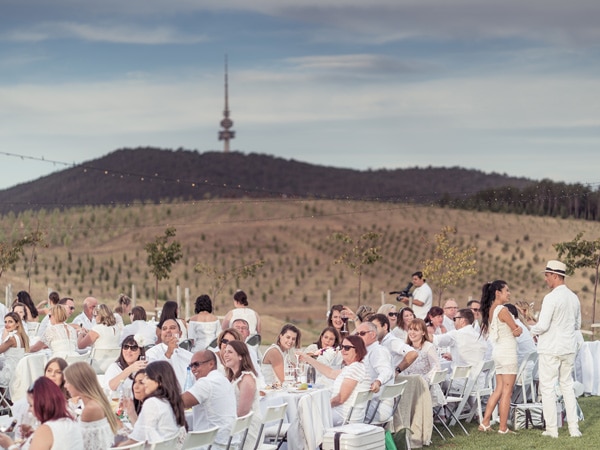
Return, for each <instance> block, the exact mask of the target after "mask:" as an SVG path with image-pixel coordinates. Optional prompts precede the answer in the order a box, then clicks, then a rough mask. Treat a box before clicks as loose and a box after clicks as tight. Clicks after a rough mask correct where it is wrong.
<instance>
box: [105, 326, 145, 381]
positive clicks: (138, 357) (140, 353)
mask: <svg viewBox="0 0 600 450" xmlns="http://www.w3.org/2000/svg"><path fill="white" fill-rule="evenodd" d="M145 357H146V353H145V351H144V347H141V346H140V345H138V343H137V342H136V340H135V338H134V336H132V335H129V336H127V337H126V338H125V339H123V343H122V344H121V354H120V355H119V358H118V359H117V360H116V361H115V362H114V363H112V364H111V365H110V366H108V369H106V373H105V374H104V379H105V380H106V383H107V384H106V386H103V387H104V388H109V389H110V390H111V391H116V390H117V389H118V388H119V385H120V384H121V383H123V389H127V390H128V391H130V390H131V385H132V384H133V374H135V373H136V372H138V371H140V370H142V369H144V368H145V367H146V365H147V364H148V362H147V361H146V360H145Z"/></svg>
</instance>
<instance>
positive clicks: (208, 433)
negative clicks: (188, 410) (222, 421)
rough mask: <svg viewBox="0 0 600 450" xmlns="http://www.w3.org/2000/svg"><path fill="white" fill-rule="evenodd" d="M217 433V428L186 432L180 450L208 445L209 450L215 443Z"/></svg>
mask: <svg viewBox="0 0 600 450" xmlns="http://www.w3.org/2000/svg"><path fill="white" fill-rule="evenodd" d="M217 431H219V427H214V428H209V429H208V430H200V431H188V434H187V438H186V439H185V442H184V443H183V447H182V449H181V450H188V449H192V448H197V447H202V446H205V445H208V450H210V449H211V448H212V444H213V442H214V441H215V436H216V435H217Z"/></svg>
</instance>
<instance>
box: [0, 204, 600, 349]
mask: <svg viewBox="0 0 600 450" xmlns="http://www.w3.org/2000/svg"><path fill="white" fill-rule="evenodd" d="M446 225H452V226H455V227H457V229H458V234H457V235H456V240H457V242H460V243H462V244H464V245H474V246H476V247H477V249H478V250H477V256H476V258H477V269H478V271H479V272H478V274H477V275H476V276H473V277H471V278H470V279H468V280H466V281H465V282H463V283H461V284H460V285H459V286H457V287H456V288H452V289H449V290H448V291H447V292H446V293H445V295H444V297H449V296H453V297H455V298H456V299H457V300H458V303H459V305H461V306H464V305H465V304H466V301H467V299H468V298H469V297H474V298H478V297H479V296H480V289H481V286H482V284H483V283H484V282H486V281H490V280H493V279H497V278H500V279H505V280H506V281H507V282H508V283H509V286H510V290H511V292H512V297H513V299H521V298H522V299H526V300H528V301H530V302H534V303H535V308H536V310H539V307H540V303H541V299H542V298H543V296H544V295H545V293H546V292H547V288H546V286H545V284H544V280H543V276H542V275H541V273H540V271H541V270H542V269H543V267H544V266H545V263H546V261H547V260H548V259H553V258H555V257H556V252H555V251H554V249H553V248H552V244H553V243H556V242H560V241H566V240H570V239H572V238H573V237H574V236H575V235H576V233H578V232H580V231H581V232H584V233H586V234H585V236H589V235H592V236H595V233H596V228H597V226H596V224H595V223H592V222H586V221H581V220H574V219H560V218H546V217H529V216H522V215H514V214H501V213H489V212H473V211H460V210H451V209H444V208H439V207H428V206H416V205H408V204H390V203H386V202H357V201H341V200H338V201H330V200H303V199H270V200H265V199H248V198H245V199H220V200H204V201H193V202H183V201H176V202H170V203H164V204H159V205H153V204H146V205H135V206H129V207H126V206H112V207H104V206H98V207H91V206H86V207H78V208H70V209H66V210H64V211H59V210H54V211H52V212H48V211H39V212H32V211H28V212H25V213H21V214H18V215H10V216H6V217H4V219H3V221H2V224H1V226H0V241H2V240H4V241H10V240H12V239H15V238H18V237H21V236H23V235H24V234H25V233H27V231H28V230H31V229H36V228H38V227H39V228H40V229H41V230H42V231H43V233H44V235H45V239H46V242H47V245H48V246H47V247H38V248H36V249H35V252H34V253H32V251H31V249H27V252H26V254H25V255H24V256H23V257H22V258H21V260H20V261H19V263H18V264H16V265H14V267H11V268H9V269H8V270H7V271H6V272H5V273H4V275H3V276H2V278H1V279H0V284H1V285H2V288H3V289H4V288H5V286H6V284H7V283H10V284H11V285H12V291H13V293H16V292H17V291H18V290H20V289H27V290H30V291H31V293H32V295H33V297H34V300H37V301H39V300H40V299H42V298H43V297H44V296H45V295H46V294H47V290H48V289H49V288H52V289H56V290H58V291H59V292H60V293H61V295H63V296H66V295H70V296H73V297H74V298H75V299H76V300H77V302H78V303H79V304H80V303H81V300H82V299H83V298H84V297H85V296H87V295H94V296H96V297H98V298H99V299H100V300H101V301H104V302H106V303H108V304H110V305H112V304H114V303H115V302H116V299H117V297H118V295H119V293H120V292H127V293H128V292H130V291H131V286H132V285H135V287H136V291H137V295H138V301H139V302H141V303H143V304H144V305H145V306H148V307H151V305H152V303H153V302H152V298H153V296H154V291H153V286H154V281H153V278H152V276H151V275H150V273H149V271H148V267H147V265H146V252H145V251H144V249H143V247H144V243H146V242H149V241H151V240H153V239H154V236H156V235H160V234H162V233H163V231H164V229H165V228H166V227H167V226H174V227H176V229H177V239H178V240H179V241H180V242H181V243H182V246H183V253H184V256H183V258H182V260H181V261H180V262H179V263H177V264H176V266H175V267H174V270H173V272H172V274H171V278H170V280H165V281H162V282H161V283H160V287H159V289H160V297H161V298H162V299H167V298H168V299H174V298H175V297H176V286H177V285H179V286H181V287H182V289H183V288H189V289H190V295H191V298H192V300H193V299H195V298H196V296H198V295H200V294H202V293H205V292H208V291H209V288H210V287H211V280H210V279H208V278H206V277H201V276H200V275H199V274H197V273H195V272H194V270H193V268H194V266H195V265H196V264H197V263H206V264H210V265H212V266H214V267H215V268H217V269H223V268H230V267H237V266H240V265H242V264H244V263H248V262H251V261H254V260H256V259H262V260H264V262H265V263H264V266H263V267H262V268H261V269H260V270H259V271H258V273H257V275H256V277H254V278H248V279H239V280H232V281H230V282H229V283H227V284H226V285H225V288H224V290H223V291H222V292H221V294H220V295H219V296H218V297H217V298H216V299H215V310H216V313H217V314H220V315H224V314H225V313H226V312H227V311H228V310H229V309H230V308H231V307H232V301H231V296H232V294H233V292H234V291H235V289H237V288H242V289H244V290H245V291H246V292H247V293H248V295H249V300H250V306H251V307H252V308H255V309H256V310H257V311H259V313H260V314H262V315H265V316H267V315H268V316H271V317H272V318H274V320H273V321H270V322H269V323H271V324H273V325H272V327H271V330H270V332H271V333H273V334H274V333H275V331H273V329H275V330H276V329H277V324H280V323H282V322H283V321H294V322H295V323H298V324H299V325H300V326H301V327H302V328H303V329H304V330H307V331H308V332H309V333H308V336H310V337H309V338H308V339H309V340H310V339H311V338H312V336H314V333H315V332H317V331H319V330H320V329H321V328H322V327H323V325H324V323H325V313H326V309H327V292H328V290H330V291H331V301H332V303H345V304H348V305H351V306H352V307H355V306H356V305H357V303H358V302H359V299H358V296H357V277H356V275H355V274H354V273H352V271H350V270H349V269H347V268H345V267H344V266H341V265H336V264H334V260H335V259H336V257H337V256H338V255H339V254H340V252H341V250H342V247H341V244H340V243H339V242H337V241H335V240H332V239H330V236H331V234H332V233H333V232H336V231H342V232H344V233H347V234H350V235H353V236H357V235H359V234H361V233H364V232H366V231H375V232H378V233H381V235H382V237H381V239H380V240H379V242H378V246H379V247H380V249H381V254H382V256H383V258H382V260H381V261H379V262H377V263H376V264H374V265H373V266H369V267H368V268H367V270H365V272H364V275H363V291H362V294H361V298H360V302H361V303H366V304H371V305H373V306H377V305H379V304H381V302H382V301H385V302H390V303H395V300H394V296H391V295H388V294H387V293H388V292H389V291H391V290H396V289H398V288H403V287H404V286H405V285H406V283H407V281H409V279H410V274H411V273H412V272H413V271H415V270H418V269H419V268H420V261H421V260H422V259H423V258H425V257H427V256H428V255H430V249H429V248H428V247H427V246H426V245H425V243H424V242H425V241H427V240H429V241H431V240H433V237H434V234H435V233H438V232H439V231H440V230H441V228H442V227H443V226H446ZM32 255H33V258H32ZM30 260H31V261H32V263H31V267H30V265H29V261H30ZM29 268H30V269H31V288H29V287H28V278H27V272H28V270H29ZM593 275H594V274H593V271H591V270H590V271H586V270H580V271H578V272H577V273H576V274H575V275H574V276H573V277H570V278H569V285H570V286H571V287H572V288H573V289H574V290H575V291H576V292H577V293H578V294H579V295H580V298H581V300H582V304H583V307H584V323H586V324H587V325H586V326H588V327H589V323H590V322H591V315H590V314H589V313H590V311H591V298H592V288H593ZM434 287H435V286H434ZM275 319H276V320H275ZM273 337H274V336H265V340H266V341H267V342H268V341H270V340H271V339H272V338H273ZM305 342H306V341H305Z"/></svg>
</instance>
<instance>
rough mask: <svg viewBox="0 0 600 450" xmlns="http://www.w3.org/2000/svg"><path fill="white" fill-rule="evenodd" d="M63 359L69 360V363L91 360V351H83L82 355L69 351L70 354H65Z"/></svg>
mask: <svg viewBox="0 0 600 450" xmlns="http://www.w3.org/2000/svg"><path fill="white" fill-rule="evenodd" d="M63 359H64V360H65V361H66V362H68V363H69V365H71V364H73V363H76V362H81V361H83V362H90V352H87V353H83V354H81V355H80V354H78V353H69V354H68V355H65V356H64V358H63Z"/></svg>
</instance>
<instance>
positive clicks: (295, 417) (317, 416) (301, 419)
mask: <svg viewBox="0 0 600 450" xmlns="http://www.w3.org/2000/svg"><path fill="white" fill-rule="evenodd" d="M330 398H331V392H330V391H329V390H328V389H316V388H314V389H309V390H308V391H306V392H302V393H296V392H287V391H286V390H279V391H268V392H267V394H266V395H265V396H264V397H262V398H261V402H260V407H261V409H262V410H263V413H264V411H265V410H266V408H267V407H268V406H274V405H281V404H282V403H287V404H288V406H287V411H286V422H289V424H290V425H289V429H288V432H287V448H288V449H289V450H314V449H317V448H318V447H319V445H320V444H321V443H322V442H323V435H324V434H325V430H327V429H328V428H331V427H332V426H333V421H332V418H331V406H330Z"/></svg>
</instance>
